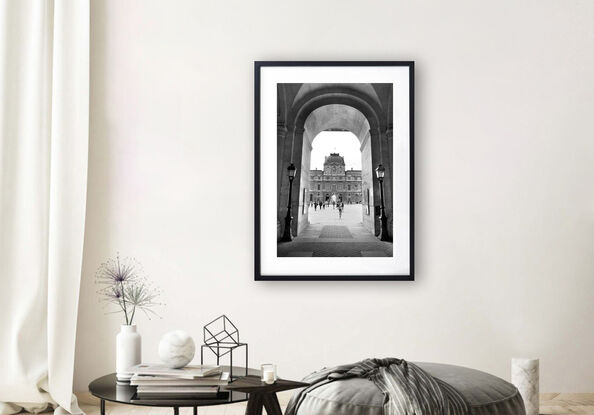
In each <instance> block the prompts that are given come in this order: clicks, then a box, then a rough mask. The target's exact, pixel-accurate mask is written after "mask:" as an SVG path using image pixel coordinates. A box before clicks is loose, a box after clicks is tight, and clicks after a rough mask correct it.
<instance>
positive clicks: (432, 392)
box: [285, 359, 468, 415]
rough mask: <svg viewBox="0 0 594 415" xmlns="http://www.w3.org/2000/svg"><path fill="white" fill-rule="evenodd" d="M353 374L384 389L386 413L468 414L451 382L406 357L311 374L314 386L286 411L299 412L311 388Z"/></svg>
mask: <svg viewBox="0 0 594 415" xmlns="http://www.w3.org/2000/svg"><path fill="white" fill-rule="evenodd" d="M351 377H359V378H365V379H369V380H371V381H372V382H374V383H375V385H376V386H377V387H378V388H379V389H380V390H381V391H382V392H383V393H384V395H385V397H386V402H385V404H384V414H385V415H465V414H468V405H467V404H466V402H465V401H464V398H462V396H461V395H460V394H459V393H458V392H457V391H456V390H455V389H454V388H452V387H451V386H450V385H448V384H446V383H445V382H442V381H441V380H439V379H435V378H433V377H432V376H431V375H429V374H428V373H427V372H425V371H424V370H422V369H421V368H420V367H418V366H416V365H415V364H412V363H409V362H406V361H405V360H402V359H367V360H363V361H361V362H358V363H354V364H351V365H344V366H337V367H334V368H331V369H324V370H321V371H319V372H315V373H312V374H311V375H309V376H307V377H306V378H305V379H304V381H305V382H308V383H310V384H311V386H309V387H307V388H305V389H304V390H302V391H301V392H300V393H299V395H297V396H295V397H293V399H291V402H290V403H289V407H288V408H287V411H286V412H285V415H297V412H298V409H299V405H300V404H301V402H302V400H303V398H304V397H305V395H306V394H307V392H308V391H310V390H312V389H315V388H317V387H319V386H321V385H324V384H326V383H328V382H333V381H336V380H340V379H347V378H351Z"/></svg>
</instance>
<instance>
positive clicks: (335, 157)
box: [324, 153, 344, 165]
mask: <svg viewBox="0 0 594 415" xmlns="http://www.w3.org/2000/svg"><path fill="white" fill-rule="evenodd" d="M330 163H334V164H342V165H344V157H343V156H341V155H340V154H339V153H330V155H329V156H326V157H325V158H324V165H326V164H330Z"/></svg>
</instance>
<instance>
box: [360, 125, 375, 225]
mask: <svg viewBox="0 0 594 415" xmlns="http://www.w3.org/2000/svg"><path fill="white" fill-rule="evenodd" d="M372 159H373V157H372V154H371V132H370V131H367V132H366V133H365V136H364V137H363V139H362V140H361V206H362V209H361V210H362V212H361V214H362V215H363V226H364V227H365V229H367V230H368V231H369V232H371V233H373V234H375V213H374V212H375V209H374V206H375V201H374V195H375V191H374V175H375V172H374V171H373V169H374V167H373V160H372ZM368 189H369V214H367V203H368V202H367V199H366V198H367V190H368Z"/></svg>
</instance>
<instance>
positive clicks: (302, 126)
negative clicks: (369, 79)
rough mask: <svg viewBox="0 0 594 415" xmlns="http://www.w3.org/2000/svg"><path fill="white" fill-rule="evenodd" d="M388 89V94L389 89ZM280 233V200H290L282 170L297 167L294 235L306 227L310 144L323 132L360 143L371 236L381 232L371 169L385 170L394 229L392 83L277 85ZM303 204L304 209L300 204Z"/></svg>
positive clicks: (280, 212) (283, 209)
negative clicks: (346, 133)
mask: <svg viewBox="0 0 594 415" xmlns="http://www.w3.org/2000/svg"><path fill="white" fill-rule="evenodd" d="M388 86H389V90H388ZM278 98H279V102H280V103H279V106H278V119H277V121H278V129H277V131H278V149H277V154H278V159H279V160H282V162H281V163H278V169H279V170H278V178H277V183H278V188H279V192H278V195H279V199H278V224H279V226H278V232H279V236H280V235H281V234H282V232H283V231H284V230H283V229H282V226H283V225H284V223H283V221H282V218H284V216H285V215H286V206H285V205H284V203H283V201H286V200H287V199H288V188H289V186H288V184H289V183H288V177H287V175H286V173H285V172H286V168H287V167H288V166H289V164H290V163H292V162H293V163H294V164H295V165H296V166H297V174H296V176H295V180H294V183H293V189H294V193H293V198H292V200H293V203H292V212H294V214H293V226H292V233H293V235H298V234H299V233H300V232H301V231H302V230H303V229H304V228H305V227H306V226H307V223H308V209H307V200H304V199H303V195H304V194H305V193H304V189H308V188H309V168H310V156H311V150H312V146H311V144H312V142H313V140H314V139H315V137H316V136H317V134H319V133H320V132H322V131H326V130H329V129H339V130H345V131H350V132H352V133H353V134H355V136H357V138H358V139H359V142H360V143H361V153H362V170H363V171H364V173H362V179H363V188H364V194H365V195H368V197H369V198H370V202H369V205H370V209H369V211H368V212H365V215H364V217H363V223H364V225H365V227H366V228H367V229H369V231H370V232H372V233H373V234H375V235H377V234H378V233H379V226H380V224H379V219H378V212H377V210H378V206H379V204H380V200H379V182H378V181H377V178H376V177H375V174H374V169H375V167H377V165H379V164H380V163H381V164H383V165H384V167H385V168H386V178H385V180H384V186H385V200H384V202H385V206H386V213H387V214H388V217H389V218H390V223H389V226H390V229H392V223H391V221H392V217H393V208H392V191H391V189H392V171H393V166H392V157H391V154H392V112H391V106H392V89H391V85H390V84H279V88H278ZM304 204H305V205H304Z"/></svg>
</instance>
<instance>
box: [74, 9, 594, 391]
mask: <svg viewBox="0 0 594 415" xmlns="http://www.w3.org/2000/svg"><path fill="white" fill-rule="evenodd" d="M593 15H594V2H592V1H590V0H588V1H546V0H545V1H524V0H523V1H499V2H477V1H470V0H469V1H460V0H456V1H448V2H442V1H431V2H421V1H416V2H400V1H393V0H386V1H349V0H333V1H330V0H328V1H301V2H294V1H278V0H268V1H244V0H242V1H233V2H230V1H219V2H216V1H195V0H188V1H170V2H162V1H161V2H158V1H126V2H123V1H116V0H110V1H95V2H93V8H92V37H91V41H92V42H91V49H92V56H91V71H92V73H91V131H90V135H91V142H90V159H89V193H88V213H87V227H86V239H85V256H84V270H83V282H82V288H81V301H80V315H79V330H78V343H77V362H76V384H75V388H76V389H78V390H80V389H85V388H86V385H87V383H88V382H89V380H91V379H92V378H94V377H96V376H99V375H101V374H103V373H105V372H107V371H112V370H113V368H114V338H115V334H116V332H117V330H118V324H119V322H118V320H117V318H116V317H115V316H113V315H104V310H103V309H102V308H101V307H100V306H99V304H98V301H97V298H96V294H95V291H96V287H95V286H94V284H93V276H94V273H95V270H96V268H97V267H98V266H99V264H100V263H101V262H102V261H104V260H105V259H106V258H108V257H110V256H113V255H115V253H116V252H117V251H119V252H120V253H121V254H122V255H132V256H135V257H136V258H137V259H138V260H139V261H141V262H142V263H143V264H144V267H145V269H146V271H147V273H148V274H149V275H151V276H152V277H153V278H154V279H155V280H156V281H157V283H158V284H160V286H161V287H162V288H163V289H164V292H165V301H166V302H167V306H166V307H164V308H163V309H162V310H161V315H162V319H159V320H151V321H148V320H147V319H146V318H144V317H142V316H141V317H139V319H138V324H139V329H140V331H141V333H142V335H143V342H144V343H143V347H144V357H145V360H155V359H156V348H157V342H158V339H159V337H160V336H161V335H162V334H163V333H164V332H165V331H167V330H170V329H176V328H179V329H184V330H187V331H189V332H190V333H191V334H192V335H194V336H195V338H196V339H199V338H200V337H201V327H202V325H203V323H204V322H206V321H207V320H209V319H210V318H212V317H214V316H216V315H218V314H220V313H227V314H228V315H229V316H230V317H231V319H232V320H233V321H234V322H236V323H237V324H238V326H239V327H240V330H241V336H242V338H243V339H244V340H246V341H248V342H249V343H250V352H251V361H252V363H254V364H257V363H262V362H276V363H277V364H278V366H279V371H280V374H281V375H283V376H288V377H293V378H298V377H300V376H302V375H304V374H306V373H308V372H310V371H312V370H314V369H317V368H320V367H322V366H328V365H334V364H338V363H345V362H351V361H355V360H357V359H361V358H365V357H370V356H377V357H384V356H395V357H403V358H406V359H410V360H425V361H437V362H450V363H454V364H460V365H464V366H471V367H475V368H478V369H483V370H486V371H489V372H492V373H494V374H497V375H499V376H502V377H504V378H509V362H510V358H511V357H512V356H537V357H540V358H541V370H542V385H541V390H543V391H593V390H594V376H592V373H594V358H593V357H592V351H593V350H594V327H593V320H592V315H593V311H594V300H593V298H594V297H593V292H594V262H593V259H592V258H593V253H594V192H593V191H592V188H593V183H594V134H593V128H592V126H593V122H592V109H593V108H594V84H593V81H592V74H593V73H594V62H593V58H592V56H593V55H592V50H593V46H594V42H593V29H592V18H593ZM274 59H279V60H280V59H286V60H304V59H318V60H339V59H386V60H389V59H392V60H395V59H402V60H405V59H412V60H415V61H416V62H417V72H416V88H417V94H416V102H417V104H416V111H417V119H416V157H415V161H416V217H417V220H416V252H417V256H416V269H417V281H415V282H412V283H402V282H400V283H398V282H389V283H385V282H384V283H380V282H372V283H365V282H351V283H348V282H342V283H341V282H334V283H331V282H318V283H311V282H304V283H298V282H291V283H280V282H277V283H273V282H270V283H264V282H258V283H256V282H254V281H253V275H252V272H253V252H254V245H253V216H254V212H253V205H252V203H253V198H254V196H253V180H254V177H253V160H254V157H253V69H252V68H253V61H254V60H274Z"/></svg>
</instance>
